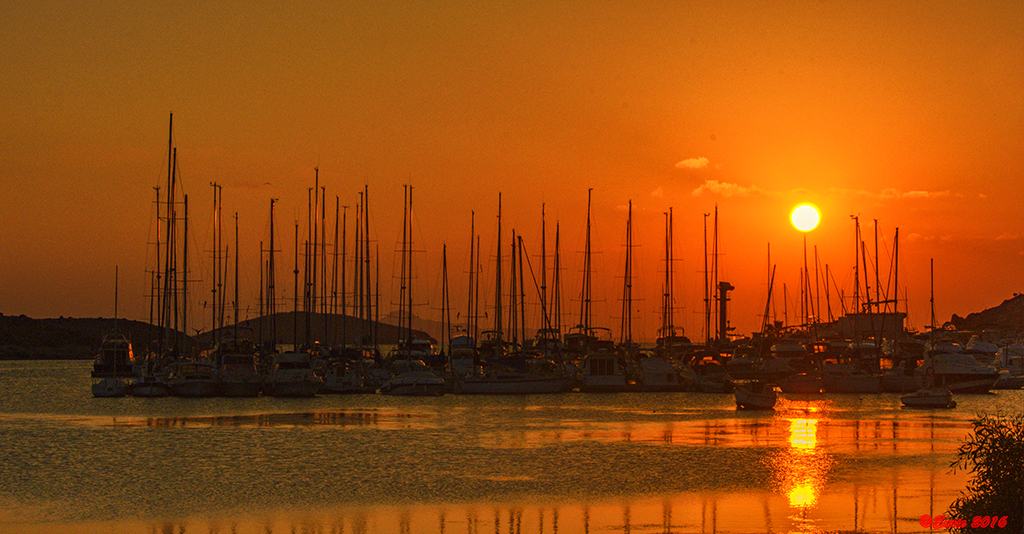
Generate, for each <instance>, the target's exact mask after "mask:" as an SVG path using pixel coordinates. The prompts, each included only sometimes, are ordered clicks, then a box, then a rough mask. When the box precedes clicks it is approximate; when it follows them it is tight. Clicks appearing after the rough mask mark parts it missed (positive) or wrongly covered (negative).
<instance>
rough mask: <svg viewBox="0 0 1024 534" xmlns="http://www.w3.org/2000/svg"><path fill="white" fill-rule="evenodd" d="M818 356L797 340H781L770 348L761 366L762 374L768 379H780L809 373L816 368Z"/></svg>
mask: <svg viewBox="0 0 1024 534" xmlns="http://www.w3.org/2000/svg"><path fill="white" fill-rule="evenodd" d="M817 359H818V357H817V356H815V355H814V354H812V353H810V352H808V351H807V348H806V347H805V346H804V345H802V344H800V343H799V342H797V341H793V340H781V341H779V342H778V343H775V344H773V345H772V346H771V348H770V349H769V350H768V354H767V356H766V357H765V358H764V360H763V362H762V367H761V372H760V373H761V376H762V377H763V378H765V379H767V380H779V379H782V378H785V377H787V376H792V375H795V374H800V373H807V372H810V371H813V370H814V369H815V368H816V364H815V360H817Z"/></svg>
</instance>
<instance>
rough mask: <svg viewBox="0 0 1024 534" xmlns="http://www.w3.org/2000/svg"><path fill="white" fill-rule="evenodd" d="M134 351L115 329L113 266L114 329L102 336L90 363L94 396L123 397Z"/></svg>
mask: <svg viewBox="0 0 1024 534" xmlns="http://www.w3.org/2000/svg"><path fill="white" fill-rule="evenodd" d="M134 365H135V353H134V352H133V351H132V344H131V342H130V341H128V338H127V336H125V335H124V334H122V333H121V332H119V331H118V329H117V268H116V267H115V268H114V331H113V332H111V333H110V334H107V335H106V336H104V337H103V342H102V343H101V344H100V350H99V354H97V355H96V359H95V360H94V361H93V363H92V394H93V396H94V397H123V396H125V395H127V394H128V385H129V384H128V381H129V379H130V378H131V377H133V376H135V367H134Z"/></svg>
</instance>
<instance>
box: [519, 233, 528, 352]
mask: <svg viewBox="0 0 1024 534" xmlns="http://www.w3.org/2000/svg"><path fill="white" fill-rule="evenodd" d="M518 244H519V326H520V335H521V336H522V341H521V342H520V345H519V354H520V355H521V357H522V358H523V359H524V360H525V359H526V351H525V347H526V285H525V284H524V283H523V267H524V266H523V236H521V235H520V236H519V237H518Z"/></svg>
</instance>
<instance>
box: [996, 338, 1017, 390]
mask: <svg viewBox="0 0 1024 534" xmlns="http://www.w3.org/2000/svg"><path fill="white" fill-rule="evenodd" d="M996 361H997V367H996V369H998V370H999V379H998V380H996V383H995V385H994V386H992V389H1020V388H1022V387H1024V345H1020V344H1014V345H1010V346H1007V347H1003V348H1001V349H999V352H998V353H997V355H996Z"/></svg>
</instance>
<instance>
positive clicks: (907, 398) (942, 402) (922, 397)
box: [900, 388, 956, 408]
mask: <svg viewBox="0 0 1024 534" xmlns="http://www.w3.org/2000/svg"><path fill="white" fill-rule="evenodd" d="M900 402H902V403H903V405H904V406H906V407H908V408H956V401H954V400H953V392H952V391H950V390H948V389H946V388H926V389H919V390H917V391H915V392H913V393H907V394H906V395H903V396H901V397H900Z"/></svg>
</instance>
